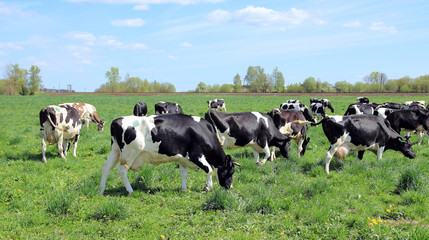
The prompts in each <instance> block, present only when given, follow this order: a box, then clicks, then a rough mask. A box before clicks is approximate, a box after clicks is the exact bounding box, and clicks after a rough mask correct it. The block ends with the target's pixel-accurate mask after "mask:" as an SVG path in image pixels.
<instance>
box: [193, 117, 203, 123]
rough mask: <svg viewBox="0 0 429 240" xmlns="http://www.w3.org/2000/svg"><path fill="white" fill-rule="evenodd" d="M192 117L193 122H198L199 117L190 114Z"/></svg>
mask: <svg viewBox="0 0 429 240" xmlns="http://www.w3.org/2000/svg"><path fill="white" fill-rule="evenodd" d="M192 118H193V119H194V121H195V122H200V121H201V118H200V117H197V116H192Z"/></svg>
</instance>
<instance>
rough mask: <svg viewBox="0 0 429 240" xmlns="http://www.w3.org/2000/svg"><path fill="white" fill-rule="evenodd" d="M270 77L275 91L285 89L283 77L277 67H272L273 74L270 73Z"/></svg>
mask: <svg viewBox="0 0 429 240" xmlns="http://www.w3.org/2000/svg"><path fill="white" fill-rule="evenodd" d="M271 78H272V79H273V81H274V89H275V90H276V91H277V92H284V90H285V79H284V77H283V73H282V72H279V69H278V67H275V68H274V70H273V74H271Z"/></svg>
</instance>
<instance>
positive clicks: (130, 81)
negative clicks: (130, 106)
mask: <svg viewBox="0 0 429 240" xmlns="http://www.w3.org/2000/svg"><path fill="white" fill-rule="evenodd" d="M124 88H125V89H124V90H125V92H134V93H135V92H141V91H143V81H142V80H141V79H140V78H139V77H129V75H127V77H125V82H124Z"/></svg>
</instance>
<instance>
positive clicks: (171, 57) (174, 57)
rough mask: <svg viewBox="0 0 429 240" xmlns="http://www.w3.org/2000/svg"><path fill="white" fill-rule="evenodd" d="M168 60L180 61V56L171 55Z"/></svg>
mask: <svg viewBox="0 0 429 240" xmlns="http://www.w3.org/2000/svg"><path fill="white" fill-rule="evenodd" d="M168 59H170V60H177V59H179V57H178V56H173V55H170V56H168Z"/></svg>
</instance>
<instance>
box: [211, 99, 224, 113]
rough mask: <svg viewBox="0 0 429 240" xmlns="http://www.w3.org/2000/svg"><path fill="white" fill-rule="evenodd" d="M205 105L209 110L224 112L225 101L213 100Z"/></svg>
mask: <svg viewBox="0 0 429 240" xmlns="http://www.w3.org/2000/svg"><path fill="white" fill-rule="evenodd" d="M207 104H208V105H209V108H211V109H216V110H219V111H221V110H223V111H225V112H226V106H225V100H223V99H217V98H216V99H214V100H209V101H207Z"/></svg>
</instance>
